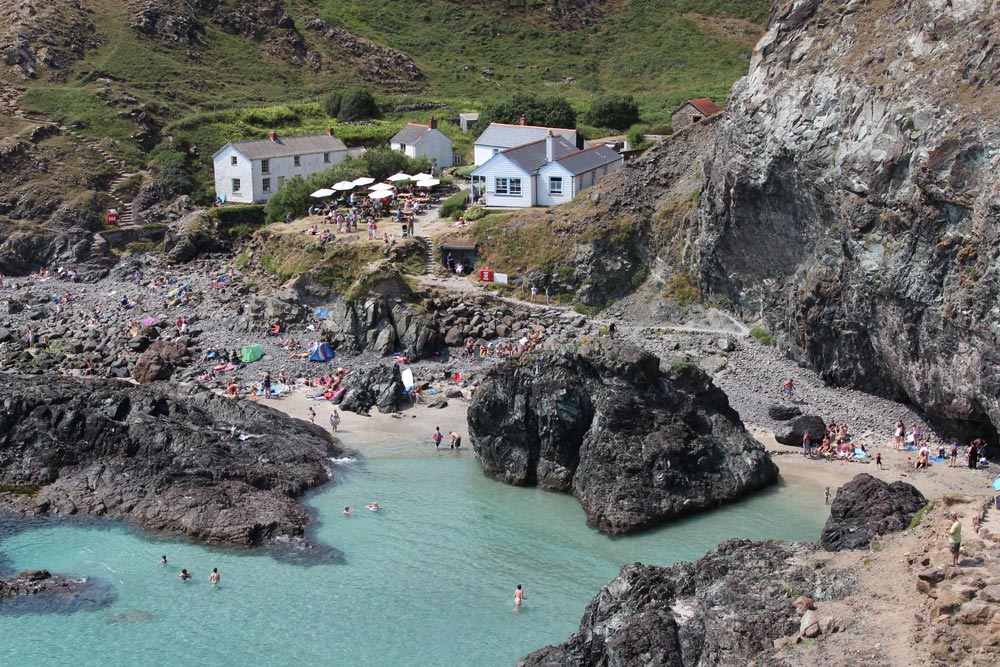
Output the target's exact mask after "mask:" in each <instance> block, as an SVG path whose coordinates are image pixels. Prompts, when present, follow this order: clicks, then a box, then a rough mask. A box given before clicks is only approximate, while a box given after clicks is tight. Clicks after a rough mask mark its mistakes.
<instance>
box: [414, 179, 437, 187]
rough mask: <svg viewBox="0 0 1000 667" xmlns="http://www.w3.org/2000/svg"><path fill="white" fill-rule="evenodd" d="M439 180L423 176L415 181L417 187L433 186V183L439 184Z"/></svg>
mask: <svg viewBox="0 0 1000 667" xmlns="http://www.w3.org/2000/svg"><path fill="white" fill-rule="evenodd" d="M440 184H441V181H439V180H438V179H436V178H423V179H421V180H419V181H417V187H418V188H433V187H434V186H435V185H440Z"/></svg>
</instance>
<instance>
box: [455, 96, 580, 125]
mask: <svg viewBox="0 0 1000 667" xmlns="http://www.w3.org/2000/svg"><path fill="white" fill-rule="evenodd" d="M522 114H523V115H524V117H525V120H526V121H527V123H528V125H542V126H544V127H576V112H575V111H573V107H571V106H570V104H569V102H567V101H566V98H564V97H541V96H539V95H535V94H534V93H516V94H514V95H513V96H511V97H508V98H507V99H505V100H500V101H499V102H494V103H492V104H489V105H487V106H486V110H485V111H483V113H482V114H480V116H479V120H478V121H476V125H475V127H474V128H473V132H474V133H475V134H479V133H481V132H482V131H483V130H485V129H486V128H487V127H488V126H489V124H490V123H511V124H516V123H519V122H520V121H521V115H522Z"/></svg>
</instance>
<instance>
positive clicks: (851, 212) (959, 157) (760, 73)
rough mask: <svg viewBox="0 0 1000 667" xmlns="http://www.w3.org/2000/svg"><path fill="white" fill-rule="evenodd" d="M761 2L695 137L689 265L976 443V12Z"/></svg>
mask: <svg viewBox="0 0 1000 667" xmlns="http://www.w3.org/2000/svg"><path fill="white" fill-rule="evenodd" d="M775 8H776V9H775V13H774V15H773V17H772V20H771V23H770V26H769V28H768V31H767V33H766V34H765V36H764V37H763V38H762V39H761V40H760V42H759V43H758V45H757V48H756V49H755V50H754V56H753V59H752V61H751V65H750V71H749V75H748V76H747V77H746V78H744V79H743V80H741V81H740V82H738V83H737V84H736V85H735V86H734V88H733V90H732V93H731V96H730V98H729V102H728V104H727V107H726V113H725V116H724V117H723V118H721V119H720V120H719V121H718V122H717V123H716V125H715V129H716V130H717V131H716V133H715V137H714V138H713V139H712V140H711V141H710V142H709V146H710V148H709V157H708V160H707V164H706V165H705V180H704V184H703V185H704V186H703V189H702V194H701V197H700V200H699V208H698V215H697V223H696V227H697V231H696V241H695V244H694V245H692V246H691V247H692V248H696V249H697V256H696V257H692V258H691V262H692V266H693V267H694V272H695V273H696V274H697V275H699V276H700V282H701V285H702V286H703V288H704V289H705V291H706V292H708V293H709V294H712V295H720V296H721V295H724V296H726V297H727V298H729V299H731V300H732V301H733V302H735V303H738V304H740V306H742V307H743V308H746V309H750V310H753V311H758V312H761V313H762V314H763V315H764V316H765V317H766V318H767V319H769V320H771V322H772V324H773V328H774V329H776V330H777V333H779V334H781V335H780V336H779V338H780V340H781V342H782V343H783V344H784V345H785V346H787V347H788V349H790V350H791V352H792V353H793V354H794V355H795V356H796V358H797V359H799V360H801V361H802V362H805V363H808V364H810V365H812V366H814V367H815V368H817V369H818V370H819V371H820V372H821V374H822V375H823V377H824V379H825V380H827V381H828V382H831V383H835V384H840V385H848V386H852V387H855V388H859V389H863V390H866V391H870V392H874V393H879V394H882V395H885V396H889V397H892V398H896V399H903V400H904V401H905V402H909V403H913V404H916V405H918V406H920V407H921V408H922V409H923V410H924V411H925V412H927V413H928V415H929V416H930V417H931V418H932V419H934V420H935V421H937V422H939V423H941V424H943V425H944V426H945V427H947V428H949V429H950V430H952V431H953V432H954V433H955V434H956V435H959V436H962V437H968V438H972V437H979V436H987V437H990V438H991V439H993V440H995V439H996V432H997V428H998V426H1000V398H998V396H1000V373H998V372H997V364H996V354H995V350H996V345H997V340H996V335H997V326H996V312H995V304H996V301H997V295H998V293H1000V271H998V268H997V263H996V262H995V261H994V260H995V258H996V256H997V254H998V252H1000V227H998V226H997V225H996V224H994V223H995V221H996V217H997V210H998V209H1000V195H998V192H1000V189H998V187H997V180H998V178H1000V177H998V173H1000V171H998V169H997V165H998V164H1000V128H998V125H997V123H996V122H994V121H995V116H996V106H995V105H993V104H990V103H987V102H986V99H992V97H988V96H985V94H986V91H988V90H989V91H992V90H993V84H992V83H990V82H993V81H996V79H997V77H998V76H1000V57H998V55H997V49H996V48H994V46H993V45H995V44H996V43H997V42H998V40H1000V24H998V22H997V21H996V20H995V18H996V16H995V11H994V9H992V8H990V6H989V3H983V2H977V1H974V0H962V1H952V0H927V1H926V2H921V3H917V4H914V3H912V2H910V1H909V0H889V1H887V2H879V3H838V2H819V1H817V0H797V1H795V2H788V3H783V4H781V5H780V6H779V5H778V4H777V3H775ZM991 94H992V93H991Z"/></svg>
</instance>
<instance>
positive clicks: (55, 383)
mask: <svg viewBox="0 0 1000 667" xmlns="http://www.w3.org/2000/svg"><path fill="white" fill-rule="evenodd" d="M0 378H2V383H0V384H2V389H0V405H2V406H3V411H2V412H3V414H2V415H0V434H2V435H0V483H3V484H4V485H8V486H11V487H16V488H15V490H16V491H20V493H12V492H5V493H0V507H3V508H6V509H8V510H13V511H15V512H18V513H22V514H26V515H45V516H71V515H76V514H88V515H95V516H109V517H123V518H127V519H129V520H130V521H133V522H134V523H136V524H138V525H139V526H142V527H144V528H147V529H152V530H159V531H166V532H169V533H174V534H180V535H187V536H191V537H194V538H198V539H202V540H205V541H209V542H218V543H225V544H234V545H236V544H239V545H257V544H262V543H266V542H269V541H271V540H274V539H276V538H279V537H282V536H300V535H302V533H303V530H304V528H305V525H306V524H307V523H308V521H309V515H308V512H307V511H306V509H305V508H304V507H302V506H301V505H299V504H298V503H297V502H296V498H298V497H300V496H301V495H302V494H303V493H305V492H306V491H308V490H309V489H311V488H314V487H316V486H319V485H321V484H324V483H326V482H327V481H329V474H328V472H327V470H326V468H325V467H324V463H325V461H326V459H327V458H328V457H331V456H336V455H339V454H340V453H341V450H340V448H339V447H338V446H336V445H335V444H334V442H333V441H332V440H331V438H330V437H329V435H328V434H327V433H326V432H325V431H324V430H323V429H321V428H319V427H317V426H313V425H310V424H307V423H305V422H302V421H299V420H295V419H291V418H289V417H287V416H285V415H284V414H282V413H279V412H277V411H275V410H272V409H270V408H268V407H265V406H261V405H257V404H254V403H252V402H248V401H233V400H230V399H227V398H223V397H221V396H218V395H216V394H214V393H211V392H208V391H205V390H203V389H201V388H198V387H192V386H187V385H166V384H162V383H151V384H148V385H142V386H136V385H132V384H128V383H124V382H115V381H107V380H105V381H100V382H89V381H81V380H75V379H72V378H67V377H60V376H55V375H52V376H48V377H47V378H46V379H45V381H44V382H37V381H35V379H34V378H25V377H20V376H14V375H8V374H3V375H2V376H0ZM232 426H235V427H236V429H237V431H238V432H239V433H242V434H243V435H242V437H233V436H232V435H231V433H230V428H231V427H232Z"/></svg>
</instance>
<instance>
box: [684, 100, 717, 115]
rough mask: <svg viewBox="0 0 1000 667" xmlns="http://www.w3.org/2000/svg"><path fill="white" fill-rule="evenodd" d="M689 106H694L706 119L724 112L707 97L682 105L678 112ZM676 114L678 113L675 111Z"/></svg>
mask: <svg viewBox="0 0 1000 667" xmlns="http://www.w3.org/2000/svg"><path fill="white" fill-rule="evenodd" d="M688 104H690V105H691V106H693V107H694V108H695V109H697V110H698V111H699V112H700V113H702V114H703V115H705V116H706V117H708V116H714V115H715V114H717V113H721V112H722V109H720V108H719V105H718V104H716V103H715V102H713V101H712V100H710V99H709V98H707V97H699V98H697V99H694V100H688V101H687V102H685V103H684V104H682V105H681V106H680V107H679V108H678V109H677V111H680V110H681V109H683V108H684V107H685V106H686V105H688ZM674 113H677V112H676V111H675V112H674Z"/></svg>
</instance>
